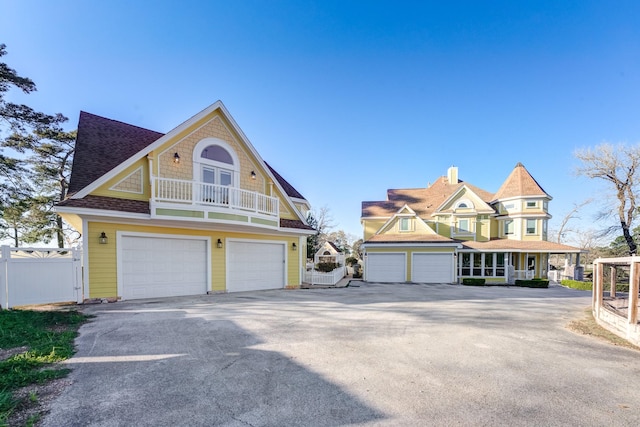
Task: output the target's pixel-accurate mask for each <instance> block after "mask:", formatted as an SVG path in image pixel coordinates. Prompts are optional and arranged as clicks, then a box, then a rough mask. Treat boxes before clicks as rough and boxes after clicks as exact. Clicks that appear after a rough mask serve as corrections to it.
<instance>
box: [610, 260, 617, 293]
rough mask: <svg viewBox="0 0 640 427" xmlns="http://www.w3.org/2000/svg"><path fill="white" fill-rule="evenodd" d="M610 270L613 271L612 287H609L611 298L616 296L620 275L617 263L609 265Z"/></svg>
mask: <svg viewBox="0 0 640 427" xmlns="http://www.w3.org/2000/svg"><path fill="white" fill-rule="evenodd" d="M609 272H610V273H611V278H610V284H611V288H610V289H609V296H610V297H611V298H615V297H616V278H617V276H618V269H617V268H616V266H615V265H612V266H611V267H609Z"/></svg>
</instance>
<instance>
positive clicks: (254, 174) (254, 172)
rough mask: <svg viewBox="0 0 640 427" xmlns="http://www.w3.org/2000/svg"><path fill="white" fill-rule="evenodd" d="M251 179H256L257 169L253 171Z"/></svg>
mask: <svg viewBox="0 0 640 427" xmlns="http://www.w3.org/2000/svg"><path fill="white" fill-rule="evenodd" d="M251 179H256V171H251Z"/></svg>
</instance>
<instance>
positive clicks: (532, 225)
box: [527, 219, 538, 234]
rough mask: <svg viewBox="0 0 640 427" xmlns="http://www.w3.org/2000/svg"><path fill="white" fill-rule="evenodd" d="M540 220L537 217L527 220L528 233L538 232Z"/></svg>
mask: <svg viewBox="0 0 640 427" xmlns="http://www.w3.org/2000/svg"><path fill="white" fill-rule="evenodd" d="M537 224H538V221H537V220H535V219H528V220H527V234H536V231H537V230H536V228H537Z"/></svg>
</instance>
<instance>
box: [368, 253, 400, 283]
mask: <svg viewBox="0 0 640 427" xmlns="http://www.w3.org/2000/svg"><path fill="white" fill-rule="evenodd" d="M406 265H407V262H406V254H405V253H394V254H376V253H369V254H367V263H366V265H365V274H366V275H367V281H368V282H390V283H396V282H404V281H406V280H407V278H406V274H405V271H406Z"/></svg>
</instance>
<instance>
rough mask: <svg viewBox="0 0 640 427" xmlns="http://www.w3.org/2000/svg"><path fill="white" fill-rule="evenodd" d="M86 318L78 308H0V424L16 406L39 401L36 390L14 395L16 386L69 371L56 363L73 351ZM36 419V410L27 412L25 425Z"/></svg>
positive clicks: (24, 385) (42, 382)
mask: <svg viewBox="0 0 640 427" xmlns="http://www.w3.org/2000/svg"><path fill="white" fill-rule="evenodd" d="M86 319H87V316H85V315H83V314H81V313H78V312H77V311H31V310H2V311H0V349H1V350H2V354H3V355H4V357H6V358H3V360H0V426H3V425H7V423H8V422H9V420H10V418H11V417H12V415H14V413H15V411H16V410H17V408H19V407H25V406H29V404H31V405H35V404H37V402H38V396H37V393H35V392H31V393H30V394H29V395H28V396H27V398H17V397H16V393H15V392H16V391H17V390H19V389H20V388H22V387H26V386H29V385H33V384H44V383H46V382H48V381H50V380H53V379H56V378H62V377H64V376H66V375H67V374H68V373H69V370H68V369H61V368H59V367H58V366H57V365H55V363H56V362H60V361H63V360H65V359H68V358H70V357H71V356H72V355H73V353H74V346H73V341H74V339H75V337H76V336H77V334H78V329H79V328H80V325H81V324H82V323H83V322H85V321H86ZM7 356H8V357H7ZM37 419H39V415H37V414H36V415H35V416H34V415H32V416H30V417H29V419H28V420H27V421H26V425H30V424H33V423H34V420H37Z"/></svg>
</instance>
